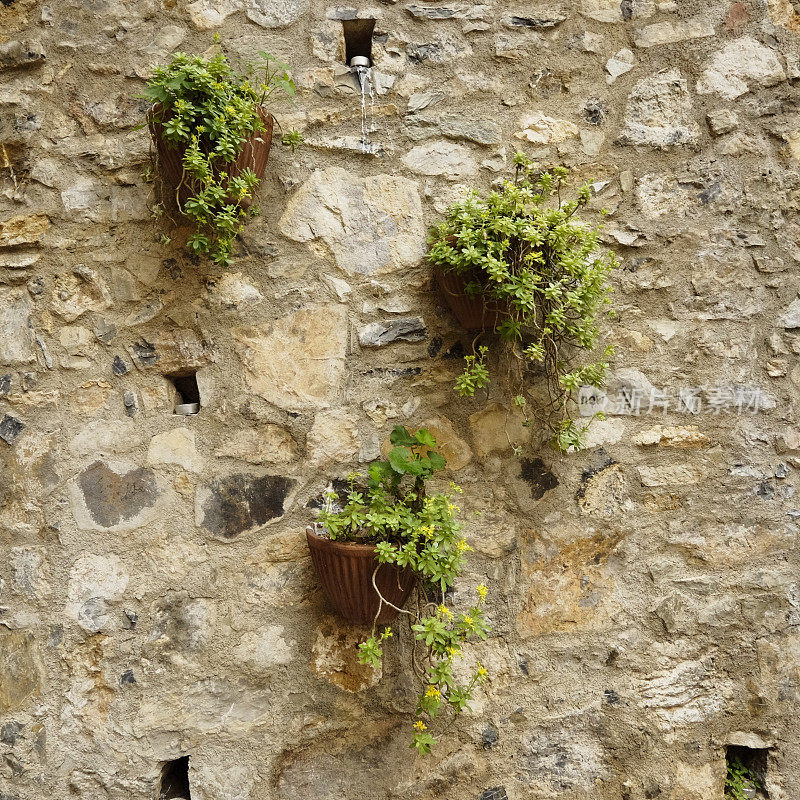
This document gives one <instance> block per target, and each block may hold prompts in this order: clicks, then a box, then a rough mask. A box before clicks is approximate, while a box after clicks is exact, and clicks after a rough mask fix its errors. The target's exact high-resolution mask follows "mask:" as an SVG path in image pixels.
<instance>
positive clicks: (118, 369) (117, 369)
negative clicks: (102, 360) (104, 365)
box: [111, 356, 128, 375]
mask: <svg viewBox="0 0 800 800" xmlns="http://www.w3.org/2000/svg"><path fill="white" fill-rule="evenodd" d="M111 371H112V372H113V373H114V374H115V375H125V374H126V373H127V372H128V365H127V364H126V363H125V362H124V361H123V360H122V359H121V358H120V357H119V356H114V363H113V364H112V365H111Z"/></svg>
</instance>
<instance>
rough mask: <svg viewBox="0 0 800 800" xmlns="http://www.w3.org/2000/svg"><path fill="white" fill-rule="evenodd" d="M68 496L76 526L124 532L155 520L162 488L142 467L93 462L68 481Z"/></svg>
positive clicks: (110, 462)
mask: <svg viewBox="0 0 800 800" xmlns="http://www.w3.org/2000/svg"><path fill="white" fill-rule="evenodd" d="M70 495H71V500H72V512H73V514H74V516H75V521H76V522H77V523H78V525H79V527H81V528H84V529H85V530H106V531H125V530H133V529H135V528H140V527H142V526H143V525H146V524H148V523H149V522H152V521H153V520H154V519H155V518H156V516H157V514H158V501H159V498H161V497H162V489H161V488H160V486H159V484H158V481H157V480H156V476H155V475H154V474H153V473H152V472H151V471H150V470H148V469H145V468H144V467H137V466H135V465H133V464H130V463H126V462H115V461H95V462H94V463H93V464H91V465H90V466H88V467H87V468H86V469H84V470H83V471H82V472H81V473H80V474H79V475H78V477H77V478H75V479H74V480H73V481H71V482H70Z"/></svg>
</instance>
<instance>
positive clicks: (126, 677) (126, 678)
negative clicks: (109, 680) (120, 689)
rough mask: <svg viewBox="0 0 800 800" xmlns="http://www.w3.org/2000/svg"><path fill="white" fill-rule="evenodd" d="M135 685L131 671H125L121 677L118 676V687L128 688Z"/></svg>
mask: <svg viewBox="0 0 800 800" xmlns="http://www.w3.org/2000/svg"><path fill="white" fill-rule="evenodd" d="M133 683H136V678H135V677H134V674H133V670H132V669H126V670H125V672H123V673H122V675H120V676H119V685H120V686H130V685H131V684H133Z"/></svg>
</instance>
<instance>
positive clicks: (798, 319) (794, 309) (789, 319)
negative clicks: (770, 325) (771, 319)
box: [779, 298, 800, 330]
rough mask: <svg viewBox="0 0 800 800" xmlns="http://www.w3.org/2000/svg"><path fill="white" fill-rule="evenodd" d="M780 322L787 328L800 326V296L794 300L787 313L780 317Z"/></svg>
mask: <svg viewBox="0 0 800 800" xmlns="http://www.w3.org/2000/svg"><path fill="white" fill-rule="evenodd" d="M779 323H780V324H781V325H783V327H784V328H786V329H787V330H789V329H792V328H800V298H798V299H797V300H793V301H792V303H791V304H790V306H789V308H788V309H786V313H785V314H784V315H783V316H782V317H781V318H780V320H779Z"/></svg>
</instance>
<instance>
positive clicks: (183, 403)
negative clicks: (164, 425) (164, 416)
mask: <svg viewBox="0 0 800 800" xmlns="http://www.w3.org/2000/svg"><path fill="white" fill-rule="evenodd" d="M164 377H165V378H166V379H167V380H168V381H169V382H170V383H171V384H172V385H173V387H174V388H175V394H176V397H175V413H176V414H182V415H184V416H186V415H189V414H197V412H198V411H200V388H199V387H198V385H197V373H195V372H180V373H173V374H172V375H165V376H164Z"/></svg>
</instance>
